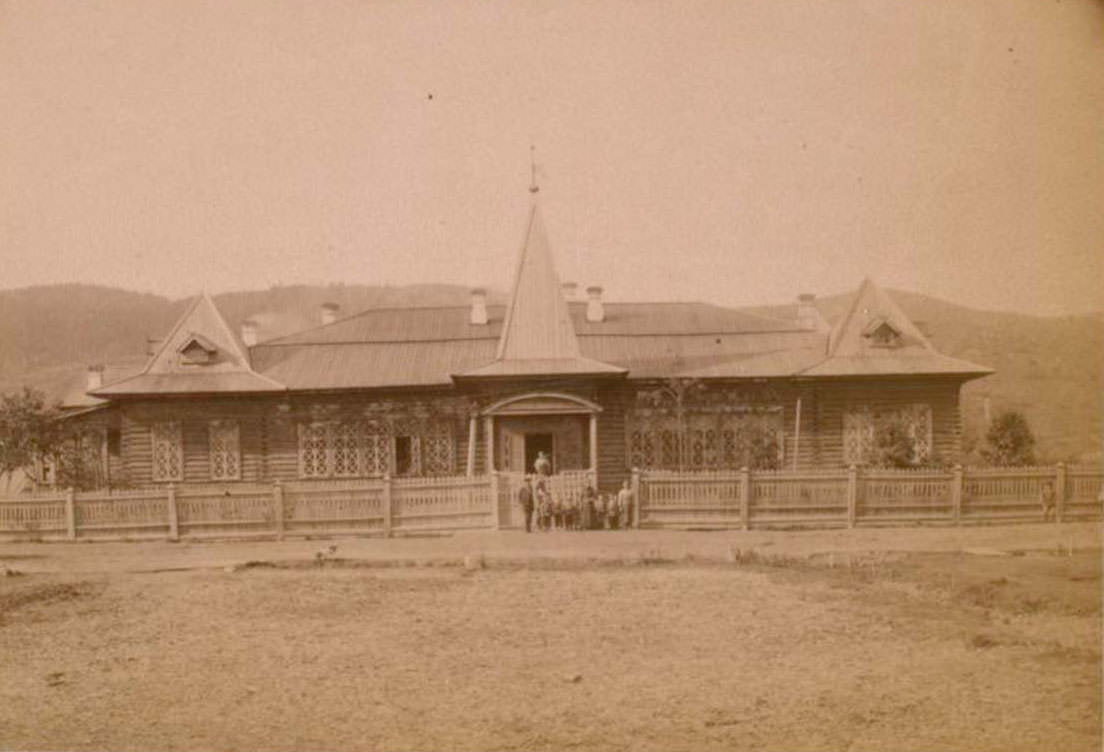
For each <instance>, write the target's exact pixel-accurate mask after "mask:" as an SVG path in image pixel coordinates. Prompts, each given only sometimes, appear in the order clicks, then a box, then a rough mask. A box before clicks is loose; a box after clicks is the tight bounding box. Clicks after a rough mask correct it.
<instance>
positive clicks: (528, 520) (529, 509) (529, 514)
mask: <svg viewBox="0 0 1104 752" xmlns="http://www.w3.org/2000/svg"><path fill="white" fill-rule="evenodd" d="M529 482H530V481H529V476H525V480H524V481H523V482H522V484H521V488H519V489H518V493H517V497H518V504H521V513H522V514H524V515H525V532H527V533H531V532H533V489H532V488H530V487H529Z"/></svg>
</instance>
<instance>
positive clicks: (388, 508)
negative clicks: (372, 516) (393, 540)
mask: <svg viewBox="0 0 1104 752" xmlns="http://www.w3.org/2000/svg"><path fill="white" fill-rule="evenodd" d="M391 487H392V483H391V473H387V474H385V475H384V476H383V501H382V504H383V537H385V538H390V537H391V527H392V525H393V524H394V520H392V518H391V514H392V509H393V507H392V504H391Z"/></svg>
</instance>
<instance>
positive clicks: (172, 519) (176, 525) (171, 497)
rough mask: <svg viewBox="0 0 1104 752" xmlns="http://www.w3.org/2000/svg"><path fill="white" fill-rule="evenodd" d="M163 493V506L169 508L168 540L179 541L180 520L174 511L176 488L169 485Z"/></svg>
mask: <svg viewBox="0 0 1104 752" xmlns="http://www.w3.org/2000/svg"><path fill="white" fill-rule="evenodd" d="M165 492H166V494H167V496H166V499H165V504H166V506H168V508H169V540H171V541H174V540H179V539H180V519H179V517H177V511H176V486H175V485H173V484H172V483H170V484H169V486H168V488H167V489H165Z"/></svg>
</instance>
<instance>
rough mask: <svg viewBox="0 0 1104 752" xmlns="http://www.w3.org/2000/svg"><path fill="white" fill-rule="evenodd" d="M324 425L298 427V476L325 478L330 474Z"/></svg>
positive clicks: (326, 428) (326, 429)
mask: <svg viewBox="0 0 1104 752" xmlns="http://www.w3.org/2000/svg"><path fill="white" fill-rule="evenodd" d="M328 433H329V426H328V425H327V424H325V423H303V424H300V425H299V474H300V475H301V476H303V477H304V478H325V477H326V476H328V475H329V474H330V463H329V452H328V450H327V446H326V445H327V443H328V442H327V436H328Z"/></svg>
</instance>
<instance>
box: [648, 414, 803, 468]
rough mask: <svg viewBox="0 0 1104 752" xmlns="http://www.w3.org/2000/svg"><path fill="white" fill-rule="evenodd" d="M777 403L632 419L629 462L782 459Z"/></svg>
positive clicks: (677, 464) (693, 464) (703, 464)
mask: <svg viewBox="0 0 1104 752" xmlns="http://www.w3.org/2000/svg"><path fill="white" fill-rule="evenodd" d="M782 447H783V431H782V411H781V410H780V409H772V410H765V411H759V412H746V413H704V412H703V413H694V414H690V415H686V416H684V417H683V419H682V420H681V421H680V420H678V419H677V418H675V417H674V416H670V415H665V416H650V417H648V418H646V419H631V428H630V430H629V433H628V453H629V462H630V463H631V465H632V466H633V467H640V468H652V469H665V470H676V469H680V468H681V469H686V470H708V469H721V468H726V469H737V468H740V467H743V466H745V465H746V466H749V467H772V466H777V465H778V464H780V463H781V461H782Z"/></svg>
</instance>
